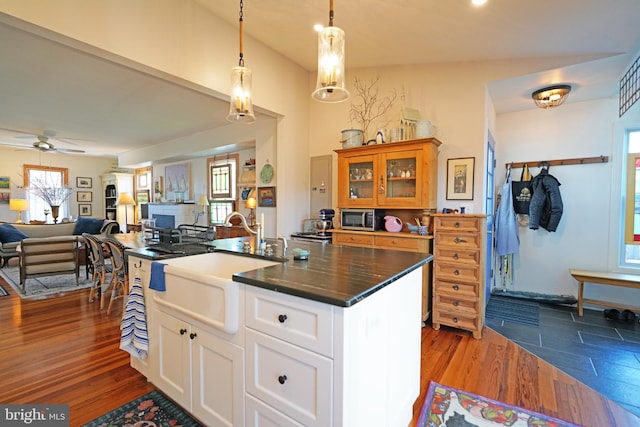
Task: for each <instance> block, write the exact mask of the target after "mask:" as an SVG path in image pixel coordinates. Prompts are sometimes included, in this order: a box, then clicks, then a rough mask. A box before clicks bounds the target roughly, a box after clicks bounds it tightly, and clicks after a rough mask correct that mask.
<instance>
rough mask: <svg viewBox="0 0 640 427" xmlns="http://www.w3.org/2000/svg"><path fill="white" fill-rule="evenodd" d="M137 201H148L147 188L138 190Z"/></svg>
mask: <svg viewBox="0 0 640 427" xmlns="http://www.w3.org/2000/svg"><path fill="white" fill-rule="evenodd" d="M136 201H137V202H138V203H149V190H140V191H138V192H137V193H136Z"/></svg>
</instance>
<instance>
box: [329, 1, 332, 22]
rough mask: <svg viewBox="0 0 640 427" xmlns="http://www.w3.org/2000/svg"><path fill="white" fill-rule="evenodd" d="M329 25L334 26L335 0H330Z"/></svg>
mask: <svg viewBox="0 0 640 427" xmlns="http://www.w3.org/2000/svg"><path fill="white" fill-rule="evenodd" d="M329 26H330V27H333V0H329Z"/></svg>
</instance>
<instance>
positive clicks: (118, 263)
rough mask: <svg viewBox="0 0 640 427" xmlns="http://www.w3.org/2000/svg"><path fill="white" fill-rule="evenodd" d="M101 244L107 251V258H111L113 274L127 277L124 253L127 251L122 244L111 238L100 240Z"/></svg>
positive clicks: (127, 270)
mask: <svg viewBox="0 0 640 427" xmlns="http://www.w3.org/2000/svg"><path fill="white" fill-rule="evenodd" d="M102 243H103V244H104V245H105V246H106V247H107V249H108V250H109V257H110V258H111V268H112V269H113V270H112V271H113V272H114V273H117V274H119V275H121V276H122V275H123V274H124V275H128V272H129V269H128V267H127V263H126V259H125V256H124V251H125V250H126V249H127V247H126V246H124V245H123V244H122V243H120V242H119V241H117V240H116V239H114V238H112V237H105V238H104V239H102Z"/></svg>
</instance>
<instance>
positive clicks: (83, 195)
mask: <svg viewBox="0 0 640 427" xmlns="http://www.w3.org/2000/svg"><path fill="white" fill-rule="evenodd" d="M76 200H77V201H78V202H92V201H93V193H91V191H78V192H77V193H76Z"/></svg>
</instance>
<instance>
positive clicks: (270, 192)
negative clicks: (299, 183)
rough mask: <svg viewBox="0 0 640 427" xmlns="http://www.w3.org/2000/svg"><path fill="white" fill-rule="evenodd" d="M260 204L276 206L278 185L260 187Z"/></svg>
mask: <svg viewBox="0 0 640 427" xmlns="http://www.w3.org/2000/svg"><path fill="white" fill-rule="evenodd" d="M258 206H261V207H266V208H275V207H276V187H260V188H258Z"/></svg>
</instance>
